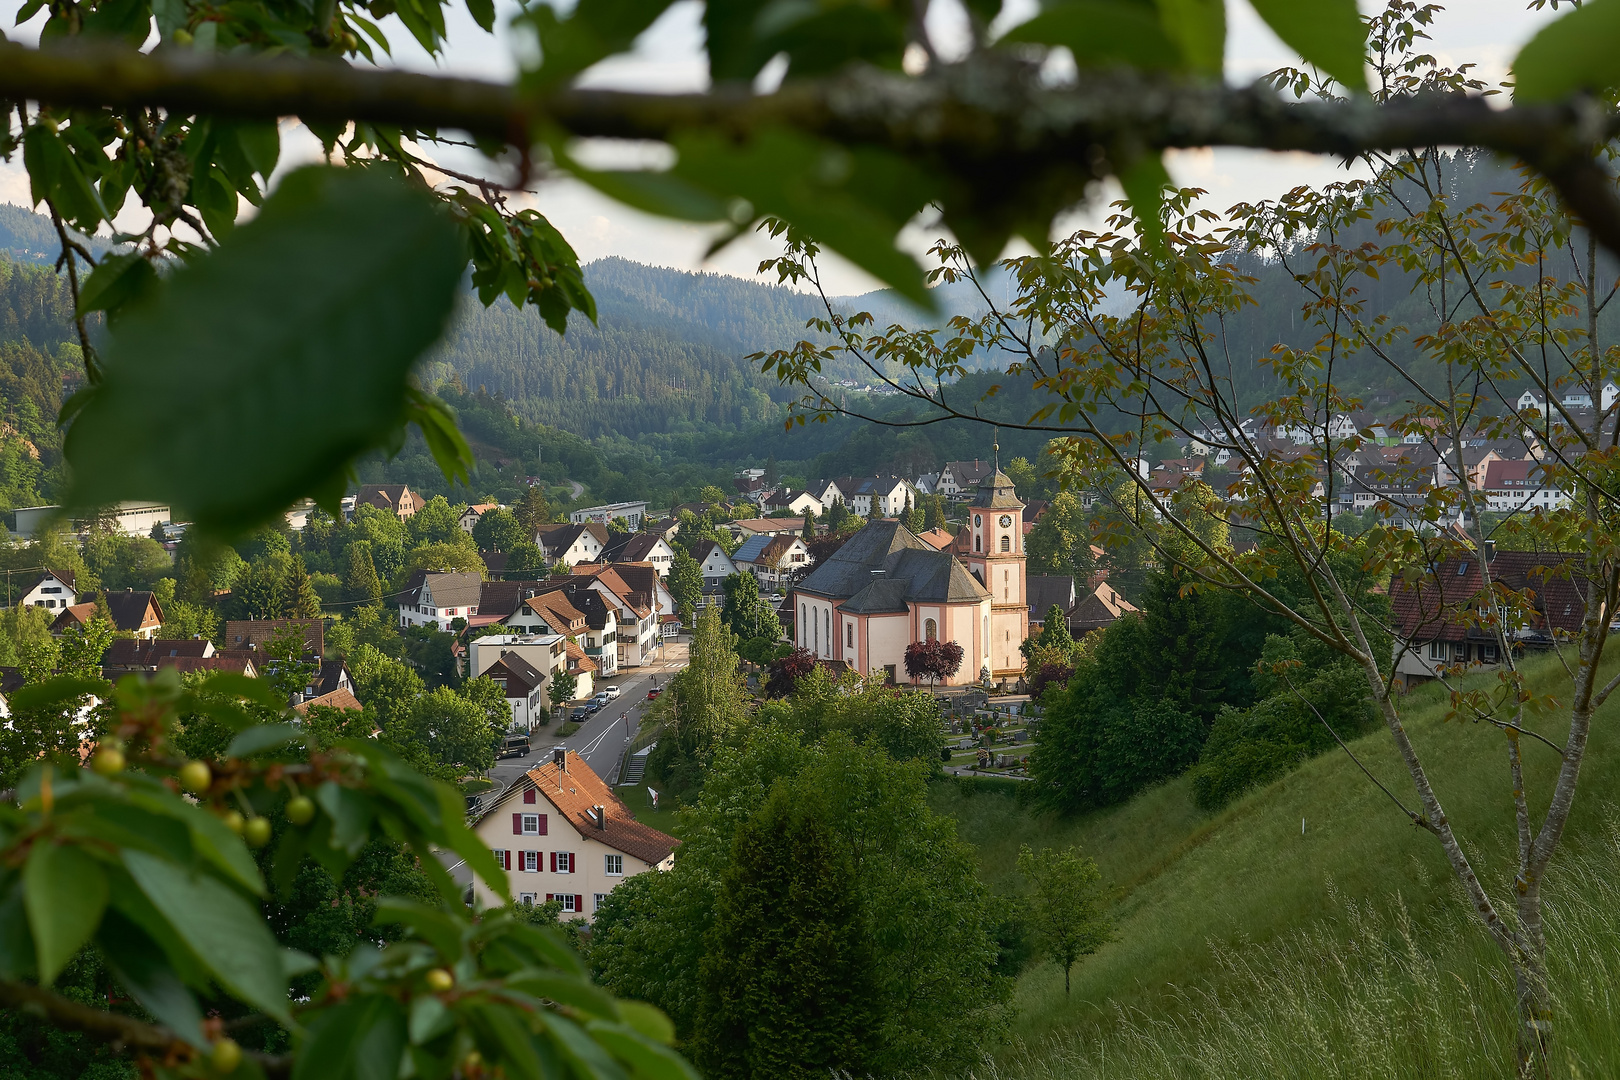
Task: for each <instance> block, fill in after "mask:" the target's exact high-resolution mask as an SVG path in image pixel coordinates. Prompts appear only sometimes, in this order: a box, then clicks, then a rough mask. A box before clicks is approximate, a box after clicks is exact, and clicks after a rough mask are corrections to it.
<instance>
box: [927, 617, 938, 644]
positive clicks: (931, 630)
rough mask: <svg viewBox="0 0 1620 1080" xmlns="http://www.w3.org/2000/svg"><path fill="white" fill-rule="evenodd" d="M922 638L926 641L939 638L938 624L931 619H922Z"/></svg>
mask: <svg viewBox="0 0 1620 1080" xmlns="http://www.w3.org/2000/svg"><path fill="white" fill-rule="evenodd" d="M923 637H924V638H925V639H926V640H928V641H933V640H934V639H935V638H937V637H939V624H938V623H936V622H935V621H934V620H933V619H924V620H923Z"/></svg>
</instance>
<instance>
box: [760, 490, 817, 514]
mask: <svg viewBox="0 0 1620 1080" xmlns="http://www.w3.org/2000/svg"><path fill="white" fill-rule="evenodd" d="M764 506H765V512H766V513H768V514H774V513H778V512H780V511H783V510H786V511H787V512H788V513H790V514H798V515H800V516H801V517H802V516H803V515H806V514H808V515H809V516H810V517H820V516H821V512H822V511H823V510H824V509H826V508H825V507H824V506H822V505H821V500H820V499H818V498H816V497H815V496H814V495H812V494H810V493H809V492H808V491H796V490H794V489H793V488H780V489H778V490H777V491H775V492H773V493H772V494H771V496H770V497H769V498H768V499H766V500H765V503H764Z"/></svg>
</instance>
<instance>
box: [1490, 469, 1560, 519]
mask: <svg viewBox="0 0 1620 1080" xmlns="http://www.w3.org/2000/svg"><path fill="white" fill-rule="evenodd" d="M1483 487H1484V489H1485V500H1486V508H1487V509H1489V510H1490V511H1492V512H1493V513H1498V514H1513V513H1519V512H1521V511H1529V510H1543V511H1552V510H1563V509H1566V508H1567V507H1569V505H1570V504H1571V502H1572V501H1573V500H1572V499H1571V498H1570V494H1569V492H1567V491H1565V490H1564V489H1563V488H1561V487H1558V486H1557V485H1556V484H1554V483H1551V482H1550V481H1548V479H1547V474H1546V473H1545V472H1544V471H1543V470H1542V468H1541V466H1540V465H1539V464H1537V463H1536V462H1534V461H1531V460H1530V459H1528V458H1526V459H1524V460H1522V461H1493V462H1491V463H1490V464H1489V465H1488V466H1486V468H1485V479H1484V483H1483Z"/></svg>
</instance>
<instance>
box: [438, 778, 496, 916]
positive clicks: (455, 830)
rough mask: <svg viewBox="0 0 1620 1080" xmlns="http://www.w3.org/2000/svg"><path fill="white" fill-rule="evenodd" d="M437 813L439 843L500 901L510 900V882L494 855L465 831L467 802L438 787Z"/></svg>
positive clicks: (476, 835) (444, 788) (451, 790)
mask: <svg viewBox="0 0 1620 1080" xmlns="http://www.w3.org/2000/svg"><path fill="white" fill-rule="evenodd" d="M437 787H438V794H439V811H440V813H441V814H442V815H443V816H444V830H443V835H442V836H441V837H440V838H439V841H440V843H441V844H443V846H445V847H448V848H449V849H450V850H451V851H454V852H455V853H456V854H457V855H460V856H461V858H462V860H463V861H464V862H465V863H466V864H467V869H469V870H471V871H472V872H473V873H475V874H477V875H478V876H479V877H480V878H482V879H483V881H484V884H486V885H488V886H489V887H490V888H491V889H493V890H494V891H495V894H496V895H497V896H499V897H501V898H502V899H503V900H510V899H511V898H512V893H511V880H512V879H511V878H510V877H508V876H507V873H506V871H505V870H504V869H502V868H501V865H500V863H497V862H496V861H495V853H494V852H493V851H491V850H490V849H489V846H488V845H487V844H485V843H484V841H483V840H482V839H480V838H479V836H478V834H477V833H475V832H473V831H472V830H471V829H470V828H468V827H467V822H466V817H465V809H464V808H465V807H466V805H467V804H466V801H465V800H464V799H463V798H462V796H461V793H460V792H458V791H456V790H455V789H454V788H452V787H450V785H449V784H439V785H437Z"/></svg>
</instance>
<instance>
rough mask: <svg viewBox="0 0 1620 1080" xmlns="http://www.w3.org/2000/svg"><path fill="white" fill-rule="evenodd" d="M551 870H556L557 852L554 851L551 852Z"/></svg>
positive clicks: (553, 871) (554, 871)
mask: <svg viewBox="0 0 1620 1080" xmlns="http://www.w3.org/2000/svg"><path fill="white" fill-rule="evenodd" d="M551 872H552V873H553V874H555V873H556V872H557V853H556V852H555V851H553V852H552V853H551Z"/></svg>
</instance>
